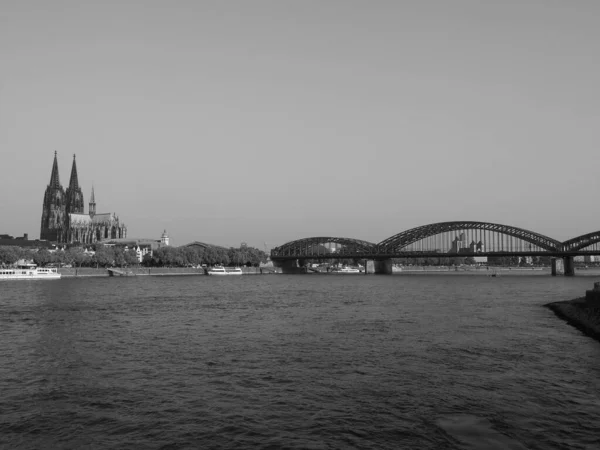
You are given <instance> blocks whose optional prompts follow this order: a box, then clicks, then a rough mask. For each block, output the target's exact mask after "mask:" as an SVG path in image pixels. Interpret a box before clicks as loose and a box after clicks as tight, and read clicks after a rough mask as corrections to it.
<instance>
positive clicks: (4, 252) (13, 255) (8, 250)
mask: <svg viewBox="0 0 600 450" xmlns="http://www.w3.org/2000/svg"><path fill="white" fill-rule="evenodd" d="M19 257H20V252H19V249H17V248H16V247H12V246H10V247H9V246H2V247H0V264H3V265H12V264H14V263H16V262H17V261H18V260H19Z"/></svg>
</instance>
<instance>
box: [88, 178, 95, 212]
mask: <svg viewBox="0 0 600 450" xmlns="http://www.w3.org/2000/svg"><path fill="white" fill-rule="evenodd" d="M89 214H90V216H91V217H94V216H95V215H96V197H95V196H94V185H93V184H92V196H91V197H90V209H89Z"/></svg>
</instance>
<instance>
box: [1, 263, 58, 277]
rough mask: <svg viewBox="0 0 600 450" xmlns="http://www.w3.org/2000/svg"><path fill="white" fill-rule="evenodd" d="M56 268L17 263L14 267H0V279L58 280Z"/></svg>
mask: <svg viewBox="0 0 600 450" xmlns="http://www.w3.org/2000/svg"><path fill="white" fill-rule="evenodd" d="M60 277H61V274H60V273H58V270H57V269H54V268H50V267H37V266H36V265H35V264H19V265H18V266H17V267H16V268H11V269H0V280H58V279H60Z"/></svg>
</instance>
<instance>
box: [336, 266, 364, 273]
mask: <svg viewBox="0 0 600 450" xmlns="http://www.w3.org/2000/svg"><path fill="white" fill-rule="evenodd" d="M332 272H333V273H360V270H359V269H356V268H355V267H342V268H341V269H334V270H332Z"/></svg>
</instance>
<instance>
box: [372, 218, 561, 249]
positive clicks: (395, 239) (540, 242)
mask: <svg viewBox="0 0 600 450" xmlns="http://www.w3.org/2000/svg"><path fill="white" fill-rule="evenodd" d="M458 232H459V233H461V235H457V236H455V233H458ZM452 236H455V238H454V240H452ZM461 236H463V238H466V241H467V242H466V244H467V245H469V246H471V245H473V244H475V248H474V249H472V250H473V251H472V252H471V253H476V254H481V253H490V252H493V253H498V252H502V253H506V252H508V253H513V252H514V253H515V254H516V253H523V252H531V253H543V252H548V253H555V252H558V251H559V248H560V245H561V243H560V242H559V241H557V240H556V239H552V238H550V237H548V236H544V235H543V234H539V233H535V232H533V231H529V230H525V229H523V228H517V227H513V226H510V225H502V224H498V223H489V222H471V221H457V222H440V223H433V224H429V225H423V226H420V227H416V228H411V229H410V230H406V231H403V232H401V233H398V234H396V235H394V236H391V237H389V238H387V239H385V240H383V241H381V242H380V243H379V244H377V248H378V253H383V254H405V253H413V252H415V251H417V252H418V251H431V250H433V249H436V250H440V251H442V250H447V251H446V252H445V253H467V252H466V251H462V252H461V251H460V250H466V247H464V246H463V244H464V243H463V244H456V245H454V246H453V244H452V242H462V241H463V240H462V239H459V240H456V239H457V238H460V237H461ZM436 237H438V238H437V239H436ZM448 238H451V241H450V242H449V241H448ZM416 244H420V245H416Z"/></svg>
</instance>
